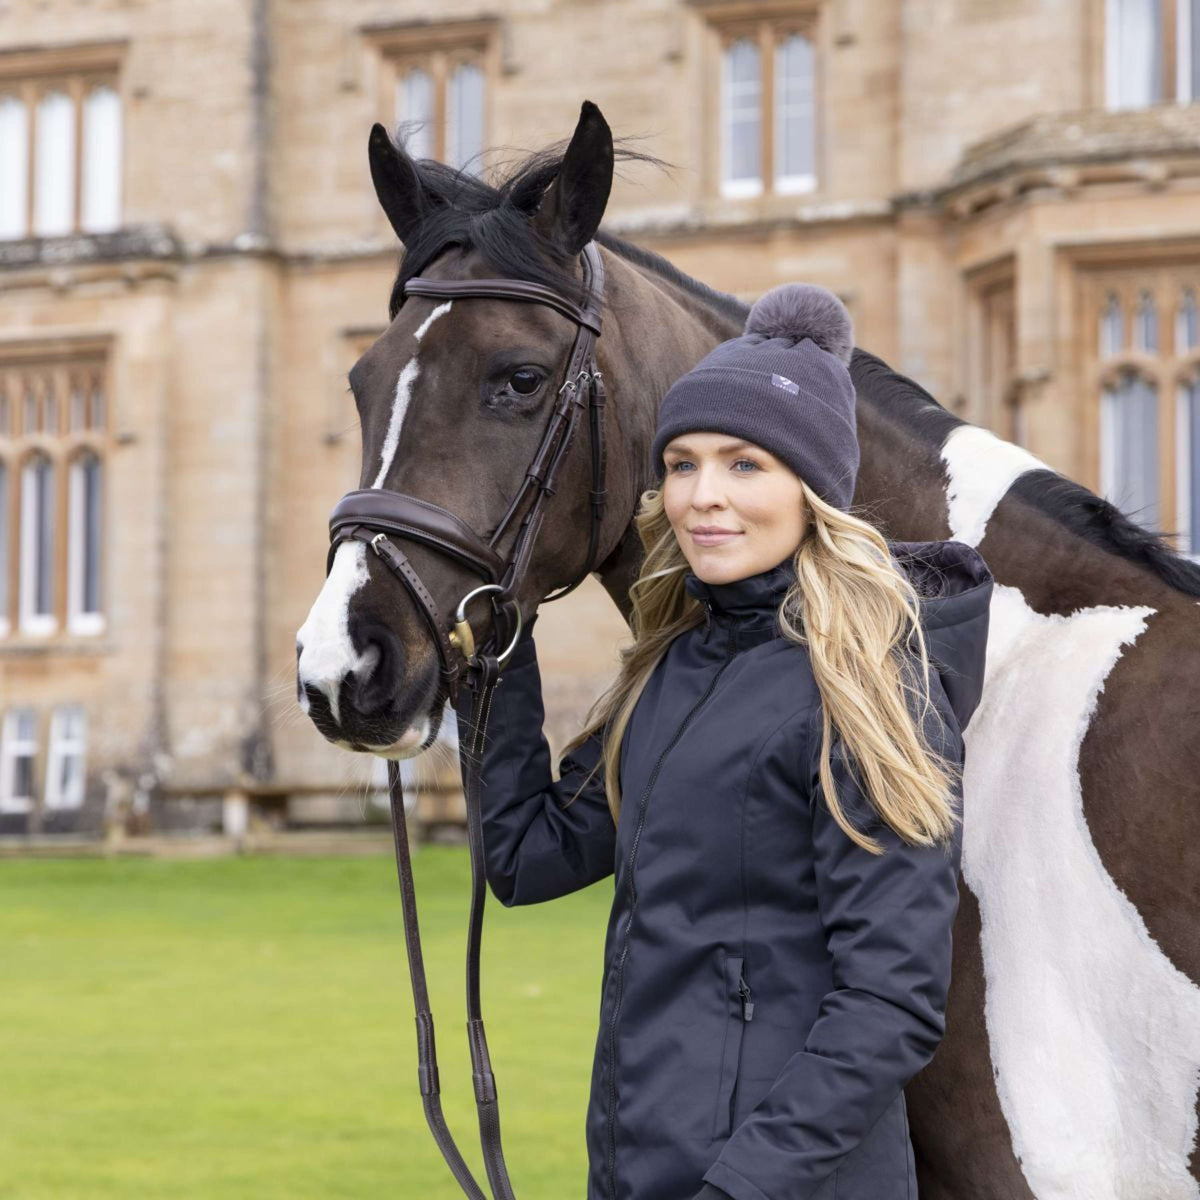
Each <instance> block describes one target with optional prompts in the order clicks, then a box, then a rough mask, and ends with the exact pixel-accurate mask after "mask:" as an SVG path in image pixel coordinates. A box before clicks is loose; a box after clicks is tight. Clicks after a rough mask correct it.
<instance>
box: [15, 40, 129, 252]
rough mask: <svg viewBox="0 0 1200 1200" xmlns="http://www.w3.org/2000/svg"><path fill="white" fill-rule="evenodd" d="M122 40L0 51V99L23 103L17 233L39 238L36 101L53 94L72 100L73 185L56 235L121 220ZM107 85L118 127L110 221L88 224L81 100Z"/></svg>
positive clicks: (93, 230) (104, 228)
mask: <svg viewBox="0 0 1200 1200" xmlns="http://www.w3.org/2000/svg"><path fill="white" fill-rule="evenodd" d="M125 52H126V43H125V42H123V41H119V42H98V43H87V44H81V45H74V46H57V47H52V48H36V49H19V50H10V51H0V98H4V97H9V96H12V97H16V98H17V99H18V100H20V101H21V102H22V103H23V104H24V111H25V122H26V124H25V132H26V155H27V158H26V168H25V174H26V177H25V231H24V234H23V235H18V240H20V237H22V236H23V237H38V236H43V235H42V234H39V232H38V226H37V120H38V104H39V101H40V100H41V99H42V98H43V97H44V96H46V95H49V94H51V93H53V92H63V93H65V94H66V95H67V96H68V97H69V98H70V100H71V102H72V106H73V108H72V112H73V129H72V139H73V144H72V154H73V161H72V175H73V180H72V188H73V194H72V197H71V202H70V205H71V220H70V228H69V229H67V230H64V231H63V232H62V234H57V235H55V236H70V235H72V234H80V233H102V232H111V230H112V229H114V228H119V227H120V225H121V224H122V212H123V207H124V199H125V195H126V187H125V162H126V156H125V153H124V132H125V131H124V125H125V118H126V114H127V112H128V104H127V97H126V96H125V94H124V91H123V87H122V79H123V69H122V68H123V62H124V57H125ZM101 87H106V88H110V89H111V90H112V91H113V92H114V93H115V94H116V97H117V102H118V112H119V114H120V116H119V122H120V123H119V125H118V138H119V140H118V147H119V150H120V159H121V161H120V163H119V164H118V167H117V188H116V193H117V194H116V208H117V221H116V224H115V225H112V224H110V223H104V224H102V225H96V226H94V227H93V226H90V225H89V224H88V222H86V221H85V219H84V201H85V195H84V188H85V161H84V104H85V101H86V99H87V97H88V96H89V95H90V94H91V93H92V92H93V91H94V90H96V89H97V88H101Z"/></svg>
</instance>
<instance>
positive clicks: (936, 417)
mask: <svg viewBox="0 0 1200 1200" xmlns="http://www.w3.org/2000/svg"><path fill="white" fill-rule="evenodd" d="M414 127H415V126H413V125H411V124H403V123H402V124H401V125H400V126H399V127H398V129H397V132H396V138H397V141H398V142H400V143H401V144H403V141H406V140H407V139H408V137H409V136H410V134H411V131H412V129H413V128H414ZM634 140H637V139H636V138H631V137H623V138H614V139H613V155H614V158H615V159H616V160H617V161H618V162H621V161H626V162H628V161H634V162H643V163H648V164H650V165H651V166H656V167H659V168H662V169H666V170H670V169H671V168H672V164H670V163H668V162H665V161H664V160H663V159H660V158H656V157H654V156H653V155H651V154H646V153H644V152H642V151H640V150H636V149H633V148H632V147H631V146H630V145H629V144H628V143H629V142H631V141H634ZM566 146H567V143H566V141H565V140H564V141H562V142H558V143H555V144H554V145H551V146H548V147H546V148H545V149H542V150H537V151H534V152H532V153H527V154H524V155H521V156H519V157H518V158H517V159H516V160H515V161H514V162H510V163H509V164H508V165H507V166H506V167H505V169H503V170H494V171H493V181H492V182H487V181H485V180H484V179H482V178H480V177H479V176H477V175H474V174H472V173H471V171H470V168H471V164H470V163H468V164H466V166H465V167H464V168H462V169H456V168H454V167H451V166H448V165H447V164H445V163H441V162H438V161H437V160H435V159H430V158H422V159H415V160H413V166H414V169H415V170H416V173H417V177H418V178H419V179H420V181H421V186H422V187H423V189H424V190H425V193H426V196H427V197H428V198H429V201H430V203H429V205H428V209H427V213H426V216H425V217H424V219H423V220H422V221H421V222H420V223H419V225H418V226H417V228H416V229H415V230H414V231H413V232H412V234H411V235H410V237H409V240H408V242H407V243H406V245H405V247H404V255H403V258H402V259H401V262H400V268H399V272H398V274H397V276H396V281H395V283H394V284H393V285H392V294H391V300H390V302H389V306H388V307H389V313H390V315H391V316H392V317H395V315H396V313H397V311H398V310H399V308H400V304H401V301H402V300H403V298H404V284H405V282H406V281H407V280H408V279H411V278H412V277H413V276H414V275H419V274H420V273H421V272H422V271H423V270H424V269H425V267H426V266H428V265H429V264H430V263H431V262H433V261H434V260H435V259H436V258H437V257H438V256H439V255H441V254H442V253H443V252H444V251H445V250H447V249H449V248H450V247H451V246H458V247H462V248H463V249H472V250H476V251H478V252H479V253H480V254H481V255H482V256H483V257H484V258H485V259H486V260H487V262H488V263H489V265H490V266H491V267H492V268H493V269H494V270H495V271H496V273H497V274H498V275H500V276H503V277H505V278H509V279H524V280H528V281H529V282H531V283H540V284H542V285H543V286H544V287H549V288H553V289H554V290H555V291H557V292H559V293H561V294H562V295H564V296H568V297H570V298H572V299H574V300H576V301H579V300H581V299H582V296H581V295H580V285H579V281H578V280H577V279H576V278H575V276H574V275H572V273H571V271H570V264H569V262H568V260H567V259H566V258H564V257H563V255H562V254H561V252H560V251H558V250H557V249H556V247H554V246H553V245H552V244H551V243H549V242H548V241H546V239H544V238H543V237H542V236H541V235H540V234H539V233H538V232H537V230H536V229H535V228H534V225H533V223H532V222H531V221H530V220H529V218H530V216H531V215H532V214H533V213H534V212H535V211H536V210H537V207H538V204H539V203H540V201H541V198H542V193H543V192H544V191H545V190H546V187H547V185H548V184H549V183H550V182H551V181H552V180H553V179H554V177H555V176H556V175H557V174H558V171H559V168H560V167H561V165H562V160H563V154H564V153H565V151H566ZM491 153H493V154H494V153H495V152H494V151H493V152H491ZM596 241H598V242H599V243H600V244H601V245H602V246H605V247H606V248H607V249H609V250H611V251H612V252H613V253H614V254H618V255H620V256H621V257H622V258H624V259H626V260H628V261H629V262H632V263H634V264H635V265H637V266H641V267H644V268H646V269H647V270H649V271H652V272H654V273H655V274H656V275H658V276H659V277H660V278H662V279H665V280H667V281H668V282H669V283H672V284H674V285H675V286H676V287H679V288H681V289H683V290H684V291H686V292H689V293H690V294H692V295H694V296H696V297H697V298H698V299H700V300H701V301H703V302H704V303H706V304H707V305H708V306H709V307H710V308H712V309H713V310H714V311H716V312H718V313H720V314H721V315H723V316H725V317H728V318H730V319H732V320H735V321H736V322H737V323H738V324H739V325H740V324H742V323H743V322H744V321H745V318H746V314H747V312H748V311H749V308H748V306H747V305H745V304H743V303H742V302H741V301H740V300H738V299H737V298H736V297H734V296H731V295H729V294H728V293H727V292H720V291H717V290H716V289H715V288H711V287H709V286H708V285H707V284H704V283H701V282H700V281H699V280H698V279H695V278H693V277H692V276H690V275H687V274H685V273H684V272H683V271H681V270H680V269H679V268H678V267H676V266H675V265H674V264H673V263H670V262H668V261H667V260H666V259H665V258H663V257H662V256H661V255H659V254H655V253H654V251H652V250H647V249H645V248H644V247H642V246H636V245H634V244H633V243H631V242H627V241H625V240H624V239H622V238H619V237H617V236H616V235H615V234H611V233H608V232H607V231H604V230H601V231H600V232H598V233H597V234H596ZM851 373H852V374H853V377H854V384H855V387H856V388H857V390H858V391H859V392H860V393H863V394H865V395H867V396H869V397H870V399H871V401H872V403H873V404H875V405H876V407H877V408H878V410H879V411H880V412H883V413H886V414H888V416H889V418H890V419H892V420H895V421H897V423H900V424H902V425H903V426H904V428H905V429H907V430H909V431H910V432H911V433H913V434H915V436H916V437H917V438H918V439H920V440H921V441H922V442H923V443H925V444H927V445H929V446H931V447H932V448H934V449H935V450H937V451H939V452H940V450H941V447H942V445H943V444H944V443H945V440H946V438H947V437H948V436H949V435H950V433H951V432H952V430H954V429H955V428H956V427H957V426H959V425H962V424H964V423H965V422H963V421H962V420H961V419H960V418H959V417H956V416H955V415H954V414H953V413H951V412H948V411H947V410H946V409H945V408H943V407H942V406H941V405H940V404H939V403H938V402H937V400H935V399H934V398H933V396H931V395H930V394H929V393H928V392H927V391H926V390H925V389H924V388H923V387H921V386H920V385H919V384H918V383H915V382H914V381H913V380H911V379H909V378H908V377H907V376H905V375H901V374H900V373H899V372H898V371H896V370H894V369H893V368H891V367H889V366H888V365H887V363H885V362H884V361H883V360H882V359H880V358H877V357H876V356H875V355H873V354H869V353H868V352H866V351H865V350H861V349H856V350H855V351H854V357H853V359H852V361H851ZM1010 493H1011V494H1015V495H1017V496H1020V497H1021V498H1022V499H1023V500H1024V501H1025V502H1026V503H1027V504H1030V505H1032V506H1033V507H1034V508H1038V509H1040V510H1041V511H1042V512H1044V513H1046V514H1047V515H1048V516H1050V517H1052V518H1053V519H1054V520H1055V521H1057V522H1058V523H1059V524H1060V525H1063V526H1065V527H1066V528H1067V529H1069V530H1070V531H1071V532H1072V533H1074V534H1076V535H1077V536H1079V537H1081V538H1083V539H1085V540H1086V541H1088V542H1091V543H1092V544H1093V545H1095V546H1098V547H1100V548H1101V549H1102V550H1106V551H1108V553H1110V554H1116V555H1119V556H1120V557H1121V558H1125V559H1128V560H1130V561H1132V562H1135V563H1138V564H1139V565H1140V566H1142V567H1144V568H1146V569H1147V570H1150V571H1153V572H1154V573H1155V574H1156V575H1157V576H1158V577H1159V578H1160V579H1162V580H1163V582H1164V583H1166V584H1168V585H1169V586H1170V587H1173V588H1176V589H1177V590H1178V591H1181V592H1183V593H1184V594H1185V595H1189V596H1200V564H1197V563H1194V562H1192V561H1191V560H1190V559H1187V558H1185V557H1184V556H1183V555H1180V554H1177V553H1176V552H1175V551H1174V550H1173V549H1172V548H1171V546H1170V543H1169V542H1167V541H1166V539H1165V538H1164V537H1163V536H1162V535H1161V534H1156V533H1152V532H1151V531H1149V530H1147V529H1144V528H1143V527H1142V526H1140V525H1138V524H1137V523H1136V522H1134V521H1132V520H1130V519H1129V517H1127V516H1126V515H1125V514H1124V513H1122V512H1121V510H1120V509H1118V508H1117V507H1116V506H1115V505H1113V504H1111V503H1110V502H1109V501H1107V500H1105V499H1103V498H1102V497H1100V496H1097V495H1095V494H1094V493H1093V492H1090V491H1088V489H1087V488H1085V487H1083V486H1082V485H1081V484H1078V483H1075V482H1074V481H1073V480H1070V479H1067V478H1066V477H1065V476H1062V475H1059V474H1058V473H1056V472H1054V471H1049V470H1045V471H1027V472H1025V474H1023V475H1021V476H1019V477H1018V478H1017V479H1016V480H1015V482H1014V483H1013V485H1012V487H1011V488H1010Z"/></svg>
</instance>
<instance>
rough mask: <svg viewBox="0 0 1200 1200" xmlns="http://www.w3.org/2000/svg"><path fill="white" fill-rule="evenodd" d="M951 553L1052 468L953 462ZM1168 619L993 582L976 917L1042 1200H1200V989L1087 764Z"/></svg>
mask: <svg viewBox="0 0 1200 1200" xmlns="http://www.w3.org/2000/svg"><path fill="white" fill-rule="evenodd" d="M942 458H943V461H944V462H945V463H946V466H947V468H948V471H949V475H950V485H949V488H948V491H947V506H948V511H949V515H950V527H951V534H950V536H951V537H952V538H955V539H956V540H958V541H963V542H967V543H969V544H971V545H977V544H978V542H979V541H980V540H981V539H982V537H983V534H984V531H985V530H986V528H987V524H988V521H989V520H990V519H991V517H992V515H993V512H994V510H995V508H996V505H997V504H999V502H1000V500H1001V499H1002V498H1003V497H1004V495H1005V493H1006V492H1007V491H1008V489H1009V487H1010V486H1011V485H1012V482H1013V481H1014V480H1015V479H1016V478H1017V477H1018V476H1019V475H1021V474H1023V473H1024V472H1025V471H1027V470H1034V469H1038V468H1042V467H1045V464H1044V463H1042V462H1040V461H1039V460H1038V459H1036V458H1034V457H1033V456H1032V455H1030V454H1028V453H1027V452H1025V451H1024V450H1021V449H1020V447H1017V446H1013V445H1011V444H1009V443H1006V442H1003V441H1001V440H1000V439H999V438H996V437H995V436H994V435H993V434H991V433H988V432H987V431H986V430H983V429H978V428H975V427H973V426H962V427H960V428H958V429H956V430H955V431H954V432H953V433H951V435H950V436H949V438H948V439H947V440H946V444H945V446H944V447H943V449H942ZM1154 612H1155V610H1154V609H1152V608H1149V607H1145V606H1139V607H1129V606H1120V605H1097V606H1095V607H1091V608H1086V609H1080V610H1078V611H1076V612H1073V613H1070V614H1067V615H1065V616H1064V615H1057V614H1050V615H1047V614H1043V613H1038V612H1035V611H1034V610H1033V609H1032V608H1031V607H1030V606H1029V604H1028V603H1027V602H1026V600H1025V598H1024V596H1022V595H1021V593H1020V591H1019V590H1018V589H1016V588H1013V587H1007V586H1004V585H1002V584H996V585H995V587H994V590H993V598H992V608H991V620H990V623H989V629H988V651H987V675H986V679H985V683H984V689H983V697H982V699H981V701H980V704H979V707H978V709H977V710H976V711H975V714H974V715H973V717H972V719H971V722H970V725H969V726H968V728H967V730H966V733H965V735H964V740H965V744H966V763H965V769H964V775H963V791H964V797H965V803H966V811H965V812H964V819H963V879H964V881H965V882H966V884H967V886H968V887H969V888H970V889H971V891H972V892H973V893H974V894H975V896H976V898H977V899H978V901H979V912H980V919H981V942H982V951H983V967H984V977H985V980H986V987H987V999H986V1003H985V1006H984V1013H985V1020H986V1024H987V1031H988V1043H989V1045H990V1047H991V1054H992V1065H993V1067H994V1068H995V1073H996V1091H997V1095H998V1097H999V1100H1000V1107H1001V1110H1002V1112H1003V1113H1004V1117H1005V1120H1006V1121H1007V1123H1008V1127H1009V1131H1010V1134H1011V1136H1012V1144H1013V1150H1014V1152H1015V1153H1016V1155H1017V1156H1018V1158H1019V1159H1020V1162H1021V1168H1022V1171H1023V1173H1024V1175H1025V1179H1026V1181H1027V1182H1028V1184H1029V1187H1030V1190H1031V1191H1032V1192H1033V1194H1034V1195H1035V1196H1036V1197H1037V1198H1038V1200H1067V1198H1071V1200H1074V1198H1076V1197H1078V1198H1079V1200H1083V1198H1084V1197H1087V1198H1088V1200H1123V1198H1124V1197H1130V1196H1156V1197H1164V1198H1167V1197H1170V1198H1172V1200H1174V1198H1176V1197H1178V1198H1179V1200H1184V1198H1185V1197H1187V1198H1194V1197H1196V1196H1197V1195H1200V1191H1198V1190H1197V1187H1196V1183H1195V1180H1194V1179H1192V1177H1191V1174H1190V1173H1189V1171H1188V1154H1189V1150H1190V1147H1191V1145H1192V1143H1193V1140H1194V1138H1195V1134H1196V1123H1197V1122H1196V1114H1195V1107H1194V1105H1195V1079H1196V1072H1197V1071H1198V1070H1200V988H1197V987H1196V985H1195V984H1194V983H1193V982H1192V981H1191V980H1190V979H1188V978H1187V976H1185V975H1184V974H1183V973H1182V972H1181V971H1179V970H1178V969H1177V968H1176V967H1175V966H1174V965H1173V964H1172V963H1171V962H1170V960H1169V959H1168V958H1167V957H1166V955H1165V954H1163V952H1162V950H1161V949H1160V948H1159V946H1158V945H1157V943H1156V942H1155V941H1154V939H1153V937H1152V936H1151V935H1150V932H1149V930H1148V929H1147V928H1146V924H1145V922H1144V921H1143V919H1142V917H1141V915H1140V914H1139V913H1138V911H1137V909H1136V908H1134V906H1133V904H1132V903H1131V902H1130V901H1129V899H1128V897H1127V896H1125V894H1124V893H1123V892H1122V891H1121V890H1120V888H1119V887H1118V886H1117V885H1116V883H1115V881H1114V880H1113V878H1112V876H1111V875H1110V874H1109V873H1108V871H1107V870H1106V868H1105V866H1104V863H1103V861H1102V860H1101V858H1100V855H1099V853H1098V851H1097V850H1096V846H1095V844H1094V843H1093V841H1092V838H1091V835H1090V833H1089V831H1088V826H1087V819H1086V816H1085V814H1084V810H1083V793H1082V786H1081V781H1080V774H1079V755H1080V750H1081V748H1082V744H1083V739H1084V737H1085V735H1086V734H1087V730H1088V726H1089V724H1090V722H1091V719H1092V716H1093V714H1094V712H1095V709H1096V705H1097V703H1098V700H1099V696H1100V693H1101V692H1102V691H1103V689H1104V684H1105V680H1106V679H1107V678H1108V676H1109V674H1110V673H1111V672H1112V670H1113V668H1114V667H1115V666H1116V664H1117V662H1118V661H1119V660H1120V658H1121V657H1122V655H1123V654H1125V653H1127V652H1128V651H1129V650H1130V649H1131V648H1132V647H1134V646H1135V645H1136V641H1137V639H1138V637H1139V636H1140V635H1141V634H1142V633H1143V632H1144V630H1145V628H1146V624H1147V621H1148V620H1149V619H1150V618H1151V617H1152V616H1153V615H1154Z"/></svg>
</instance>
